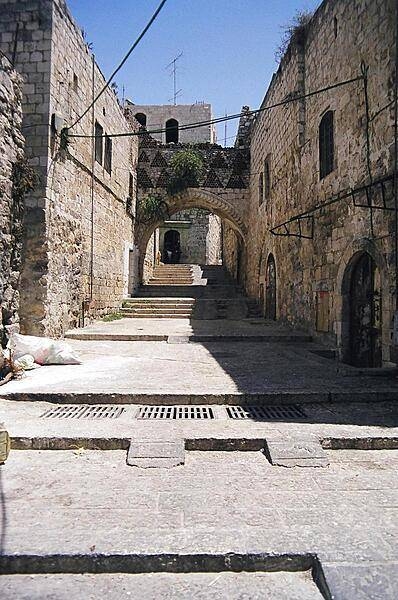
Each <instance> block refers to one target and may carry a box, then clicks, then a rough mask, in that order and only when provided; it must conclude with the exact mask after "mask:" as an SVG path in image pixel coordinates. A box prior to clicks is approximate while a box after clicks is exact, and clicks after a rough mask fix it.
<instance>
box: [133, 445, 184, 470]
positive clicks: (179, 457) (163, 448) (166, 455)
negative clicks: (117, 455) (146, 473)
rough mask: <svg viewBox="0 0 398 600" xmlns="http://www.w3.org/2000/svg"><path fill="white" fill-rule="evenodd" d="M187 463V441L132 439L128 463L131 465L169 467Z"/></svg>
mask: <svg viewBox="0 0 398 600" xmlns="http://www.w3.org/2000/svg"><path fill="white" fill-rule="evenodd" d="M184 463H185V441H184V440H182V439H177V440H170V441H168V440H160V441H153V440H131V442H130V447H129V450H128V454H127V464H128V465H129V466H131V467H141V468H143V469H147V468H159V467H163V468H167V469H169V468H170V467H176V466H178V465H183V464H184Z"/></svg>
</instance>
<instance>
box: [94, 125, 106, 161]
mask: <svg viewBox="0 0 398 600" xmlns="http://www.w3.org/2000/svg"><path fill="white" fill-rule="evenodd" d="M94 133H95V160H96V161H97V163H99V164H100V165H102V155H103V149H104V139H103V137H102V136H103V135H104V128H103V127H102V125H100V124H99V123H98V121H96V122H95V130H94Z"/></svg>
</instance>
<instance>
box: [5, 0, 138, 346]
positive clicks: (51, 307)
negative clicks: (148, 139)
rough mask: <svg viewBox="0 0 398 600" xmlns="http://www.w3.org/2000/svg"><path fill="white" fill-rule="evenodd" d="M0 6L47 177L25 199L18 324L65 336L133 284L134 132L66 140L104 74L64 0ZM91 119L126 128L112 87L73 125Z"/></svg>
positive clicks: (33, 159)
mask: <svg viewBox="0 0 398 600" xmlns="http://www.w3.org/2000/svg"><path fill="white" fill-rule="evenodd" d="M0 11H1V16H0V28H1V29H0V31H1V45H0V48H1V50H2V51H3V52H4V53H5V54H6V55H7V56H9V57H11V56H12V54H13V52H14V48H15V50H16V52H15V66H16V68H17V70H18V71H19V72H21V73H22V74H23V76H24V79H25V85H24V89H23V94H24V95H23V111H24V127H26V129H24V132H25V135H26V153H27V156H28V158H29V162H30V164H31V165H32V166H34V167H35V168H36V170H37V172H38V174H39V176H40V182H41V183H40V186H38V188H37V189H36V191H35V192H34V193H33V194H31V195H30V196H29V197H27V199H26V217H25V226H26V231H27V235H26V243H25V251H24V268H23V274H22V280H21V326H22V329H23V331H25V332H29V333H39V334H51V335H61V334H62V333H63V332H64V331H65V330H66V329H67V328H69V327H71V326H74V325H77V324H79V323H80V324H81V323H83V321H84V319H85V318H87V317H91V316H94V315H98V314H101V313H105V312H108V311H110V310H112V309H114V308H116V307H118V306H120V304H121V301H122V298H123V296H124V295H126V294H127V291H128V288H129V286H131V285H132V284H131V279H132V272H131V271H132V268H133V266H134V264H136V259H135V257H134V249H133V242H134V239H133V218H134V213H135V185H136V177H135V165H136V161H137V141H136V138H122V139H113V140H112V141H110V138H108V139H107V138H106V137H105V138H100V139H99V140H97V142H98V143H99V146H97V144H94V143H93V140H92V139H91V138H87V139H86V138H73V137H71V138H70V139H69V141H70V143H69V145H68V147H67V149H65V148H61V144H60V141H61V138H60V135H59V134H60V131H61V129H62V127H63V126H71V125H72V123H73V122H74V121H75V120H76V119H77V117H78V116H79V115H80V114H82V113H83V112H84V110H85V109H86V108H87V107H88V106H89V105H90V103H91V101H92V99H93V97H94V96H95V95H96V94H97V93H98V92H99V91H100V90H101V88H102V87H103V86H104V83H105V80H104V77H103V75H102V73H101V71H100V70H99V68H98V66H97V65H96V64H95V63H94V61H93V57H92V54H91V52H90V50H89V48H88V46H87V44H86V42H85V40H84V38H83V35H82V33H81V31H80V29H79V28H78V26H77V25H76V24H75V23H74V21H73V19H72V17H71V15H70V13H69V11H68V9H67V7H66V5H65V3H64V1H63V0H41V1H40V2H31V1H21V2H18V3H15V2H11V1H8V0H1V1H0ZM94 124H96V127H97V129H96V133H97V135H98V132H101V131H102V132H103V134H106V133H111V132H115V131H128V130H129V129H130V125H129V124H128V122H127V120H126V119H125V117H124V114H123V111H122V108H121V106H120V105H119V103H118V100H117V98H116V96H115V94H114V92H113V91H112V90H111V89H107V90H106V92H105V93H104V94H103V95H102V97H101V98H100V100H99V101H98V102H96V104H95V109H94V111H91V110H90V111H89V113H88V114H87V115H86V116H85V117H84V118H83V119H82V120H81V121H80V122H79V123H78V124H77V125H76V127H74V128H73V129H72V130H71V131H70V133H71V134H85V135H88V136H90V135H92V134H93V132H94ZM99 128H102V129H99ZM101 140H102V144H101ZM96 146H97V148H96ZM94 157H95V158H94ZM109 157H111V164H110V163H109V160H108V159H109ZM128 198H131V200H128Z"/></svg>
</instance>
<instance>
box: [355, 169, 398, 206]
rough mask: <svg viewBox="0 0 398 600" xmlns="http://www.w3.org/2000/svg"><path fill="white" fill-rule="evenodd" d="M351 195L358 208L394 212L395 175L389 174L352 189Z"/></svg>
mask: <svg viewBox="0 0 398 600" xmlns="http://www.w3.org/2000/svg"><path fill="white" fill-rule="evenodd" d="M351 197H352V201H353V204H354V206H355V207H357V208H370V209H372V210H386V211H392V212H394V211H395V207H394V177H393V175H389V176H387V177H383V178H382V179H379V180H378V181H373V182H372V183H368V184H366V185H363V186H362V187H359V188H356V189H354V190H351Z"/></svg>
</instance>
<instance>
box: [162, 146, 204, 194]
mask: <svg viewBox="0 0 398 600" xmlns="http://www.w3.org/2000/svg"><path fill="white" fill-rule="evenodd" d="M203 166H204V165H203V158H202V155H201V154H200V153H199V152H197V151H196V150H193V149H192V148H190V149H188V150H180V151H179V152H176V153H175V154H174V155H173V157H172V158H171V160H170V171H171V172H170V179H169V183H168V185H167V193H168V194H169V195H170V196H174V194H178V193H179V192H183V191H184V190H186V189H187V188H189V187H198V185H199V180H200V178H201V176H202V174H203Z"/></svg>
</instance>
